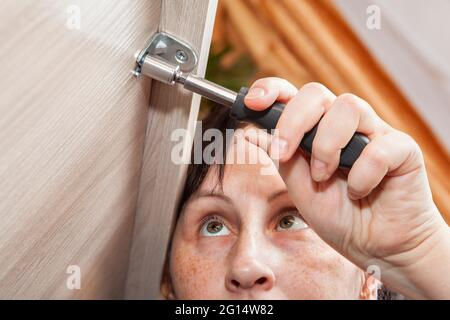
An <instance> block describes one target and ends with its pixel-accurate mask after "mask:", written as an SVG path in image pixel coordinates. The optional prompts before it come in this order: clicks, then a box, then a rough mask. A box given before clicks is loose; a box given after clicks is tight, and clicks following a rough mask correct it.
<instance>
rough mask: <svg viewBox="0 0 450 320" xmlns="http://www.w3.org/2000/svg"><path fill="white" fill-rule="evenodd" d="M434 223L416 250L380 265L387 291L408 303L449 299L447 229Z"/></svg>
mask: <svg viewBox="0 0 450 320" xmlns="http://www.w3.org/2000/svg"><path fill="white" fill-rule="evenodd" d="M437 220H438V221H436V227H434V231H433V232H432V233H430V234H429V235H428V236H427V237H425V238H424V239H423V240H422V241H421V242H420V243H419V244H418V245H417V246H415V247H414V248H413V249H411V250H409V251H408V252H402V253H401V254H399V255H398V256H396V257H390V258H389V259H386V260H384V261H383V262H381V272H382V273H381V277H382V279H381V281H382V282H383V283H384V284H385V285H386V286H387V287H388V288H390V289H391V290H393V291H397V292H399V293H401V294H403V295H404V296H406V297H407V298H412V299H450V274H449V273H450V228H449V227H448V226H447V224H446V223H445V222H444V221H443V219H437ZM392 260H395V263H393V262H392Z"/></svg>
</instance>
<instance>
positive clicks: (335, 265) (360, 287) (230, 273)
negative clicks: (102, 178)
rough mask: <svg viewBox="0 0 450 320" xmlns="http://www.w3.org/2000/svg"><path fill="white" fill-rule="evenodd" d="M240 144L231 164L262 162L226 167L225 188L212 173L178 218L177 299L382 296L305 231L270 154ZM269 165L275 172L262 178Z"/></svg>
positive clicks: (173, 274) (173, 269)
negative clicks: (249, 159)
mask: <svg viewBox="0 0 450 320" xmlns="http://www.w3.org/2000/svg"><path fill="white" fill-rule="evenodd" d="M238 145H239V144H238ZM240 145H241V148H239V147H234V148H232V149H231V150H230V151H231V152H230V153H229V154H228V155H227V161H228V162H230V158H233V156H234V155H233V154H235V153H236V152H245V153H246V154H250V153H257V154H258V157H257V159H258V164H227V165H226V169H225V175H224V179H223V183H222V187H220V184H219V185H218V183H217V182H218V180H217V179H218V178H217V174H216V171H215V170H213V169H211V170H210V172H209V174H208V176H207V177H206V179H205V180H204V182H203V184H202V185H201V187H200V188H199V190H197V192H196V193H195V194H194V195H193V196H192V197H191V199H190V200H189V201H188V203H187V204H186V206H185V209H184V211H183V212H182V213H181V215H180V217H179V219H178V222H177V226H176V230H175V233H174V239H173V243H172V250H171V253H170V267H169V268H170V278H171V284H170V287H171V290H172V295H173V297H174V298H178V299H358V298H361V297H364V298H376V290H374V285H372V284H371V285H368V281H366V276H365V274H364V272H363V271H362V270H361V269H359V268H357V267H356V266H355V265H353V264H352V263H351V262H349V261H348V260H346V259H345V258H344V257H342V256H341V255H339V254H338V253H337V252H336V251H334V250H333V249H332V248H331V247H329V246H328V245H327V244H325V243H324V242H323V241H322V240H321V239H320V238H319V237H318V236H317V235H316V234H315V233H314V231H313V230H312V229H310V228H309V227H308V226H307V225H306V223H305V221H304V220H303V219H302V216H301V212H298V211H297V209H296V208H295V207H294V206H293V204H292V202H291V200H290V199H289V195H288V193H287V190H286V186H285V184H284V182H283V180H282V179H281V177H280V176H279V174H278V173H277V171H276V168H275V166H274V164H272V162H271V161H270V159H269V158H268V156H267V154H266V153H265V152H263V151H262V150H261V149H259V148H258V147H257V146H255V145H252V144H250V143H243V144H240ZM242 146H243V147H242ZM264 157H266V159H264ZM268 163H270V164H271V166H273V168H272V172H273V174H265V175H262V174H261V172H262V171H261V169H263V168H262V167H263V166H266V167H267V164H268ZM263 164H264V165H263ZM265 169H267V168H265ZM266 172H267V171H266ZM301 184H302V182H301V181H299V188H301ZM372 282H373V281H372Z"/></svg>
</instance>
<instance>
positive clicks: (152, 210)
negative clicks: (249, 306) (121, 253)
mask: <svg viewBox="0 0 450 320" xmlns="http://www.w3.org/2000/svg"><path fill="white" fill-rule="evenodd" d="M216 6H217V1H216V0H189V1H183V0H176V1H174V0H163V8H162V11H161V12H162V16H161V24H160V30H162V31H166V32H169V33H171V34H174V35H176V36H177V37H178V38H180V39H182V40H184V41H186V42H188V43H190V44H191V45H192V46H193V48H195V50H196V52H197V53H198V56H199V65H198V67H197V70H196V74H198V75H204V73H205V70H206V63H207V59H208V52H209V45H210V41H211V36H212V30H213V22H214V15H215V11H216ZM199 103H200V97H199V96H198V95H192V94H191V93H189V92H187V91H185V90H184V89H182V88H180V87H170V86H167V85H163V84H160V83H157V82H156V81H153V83H152V95H151V99H150V109H149V115H148V127H147V134H146V142H145V151H144V158H143V165H142V173H141V180H140V187H139V198H138V206H137V208H138V209H137V213H136V221H135V227H134V233H133V244H132V250H131V256H130V263H129V270H128V280H127V289H126V298H128V299H146V298H159V297H160V280H161V274H162V269H163V265H164V260H165V257H166V251H167V245H168V242H169V240H170V232H171V227H172V224H173V218H174V214H175V209H176V205H177V200H178V197H179V195H180V193H181V191H182V188H183V185H184V183H183V182H184V179H185V172H186V169H187V167H186V166H185V165H177V164H174V163H173V162H172V161H171V150H172V148H173V146H174V143H173V142H171V138H170V136H171V133H172V132H173V130H175V129H180V128H184V129H188V130H189V131H190V132H191V133H193V132H194V129H195V127H194V125H195V122H196V120H197V115H198V108H199ZM185 143H186V144H185V150H187V152H188V154H189V153H190V151H189V150H190V147H191V143H192V141H190V140H188V139H187V141H185Z"/></svg>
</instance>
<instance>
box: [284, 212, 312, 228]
mask: <svg viewBox="0 0 450 320" xmlns="http://www.w3.org/2000/svg"><path fill="white" fill-rule="evenodd" d="M306 228H308V225H307V224H306V222H305V221H304V220H303V219H302V218H300V217H299V216H298V215H296V214H287V215H285V216H283V217H282V218H281V219H280V220H279V221H278V225H277V230H278V231H283V230H301V229H306Z"/></svg>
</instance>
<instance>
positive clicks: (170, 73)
mask: <svg viewBox="0 0 450 320" xmlns="http://www.w3.org/2000/svg"><path fill="white" fill-rule="evenodd" d="M141 73H142V74H144V75H146V76H149V77H151V78H153V79H156V80H158V81H161V82H163V83H166V84H169V85H174V84H175V83H180V84H182V85H183V87H184V88H185V89H187V90H189V91H191V92H195V93H198V94H199V95H201V96H203V97H205V98H207V99H209V100H212V101H214V102H217V103H220V104H222V105H224V106H227V107H231V106H232V105H233V103H234V102H235V101H236V97H237V93H236V92H234V91H232V90H229V89H227V88H224V87H222V86H220V85H218V84H215V83H213V82H211V81H208V80H206V79H204V78H201V77H198V76H196V75H193V74H190V73H187V72H182V71H181V70H180V67H179V66H177V65H175V64H171V63H169V62H167V61H164V60H161V59H159V58H156V57H152V56H150V55H147V56H146V57H145V58H144V60H143V63H142V65H141Z"/></svg>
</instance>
